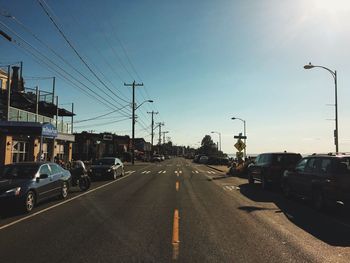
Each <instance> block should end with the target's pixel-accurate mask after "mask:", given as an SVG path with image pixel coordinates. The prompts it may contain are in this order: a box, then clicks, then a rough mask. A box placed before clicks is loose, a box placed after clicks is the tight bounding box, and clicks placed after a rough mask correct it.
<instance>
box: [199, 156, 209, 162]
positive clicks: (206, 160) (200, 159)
mask: <svg viewBox="0 0 350 263" xmlns="http://www.w3.org/2000/svg"><path fill="white" fill-rule="evenodd" d="M208 160H209V158H208V156H205V155H203V156H201V157H200V158H199V163H201V164H206V163H207V162H208Z"/></svg>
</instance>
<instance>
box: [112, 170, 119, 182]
mask: <svg viewBox="0 0 350 263" xmlns="http://www.w3.org/2000/svg"><path fill="white" fill-rule="evenodd" d="M112 177H113V178H112V179H113V180H117V178H118V173H117V171H116V170H114V171H113V176H112Z"/></svg>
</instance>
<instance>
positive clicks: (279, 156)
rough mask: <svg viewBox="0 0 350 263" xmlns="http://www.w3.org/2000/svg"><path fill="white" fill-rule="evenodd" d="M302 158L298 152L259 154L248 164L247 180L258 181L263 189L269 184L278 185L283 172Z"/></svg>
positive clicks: (250, 182)
mask: <svg viewBox="0 0 350 263" xmlns="http://www.w3.org/2000/svg"><path fill="white" fill-rule="evenodd" d="M301 158H302V156H301V155H300V154H299V153H289V152H276V153H262V154H259V155H258V156H257V157H256V159H255V161H254V162H253V163H252V164H250V165H249V168H248V181H249V184H254V181H260V182H261V186H262V188H263V189H267V188H269V186H271V185H278V186H280V183H281V178H282V175H283V172H284V171H285V170H287V169H289V168H292V167H294V166H295V164H296V163H297V162H298V161H299V160H300V159H301Z"/></svg>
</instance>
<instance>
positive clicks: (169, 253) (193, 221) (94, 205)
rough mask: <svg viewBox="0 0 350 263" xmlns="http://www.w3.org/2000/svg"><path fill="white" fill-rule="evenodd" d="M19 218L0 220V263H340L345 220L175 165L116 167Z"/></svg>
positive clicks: (345, 258) (181, 162)
mask: <svg viewBox="0 0 350 263" xmlns="http://www.w3.org/2000/svg"><path fill="white" fill-rule="evenodd" d="M126 171H127V172H126V176H125V177H122V178H120V179H118V180H116V181H101V182H94V183H93V187H92V189H91V190H90V191H88V192H85V193H82V192H80V191H78V190H74V189H73V192H72V193H71V194H70V197H69V199H67V200H65V201H63V202H62V201H58V200H51V201H48V202H46V203H43V204H41V205H39V206H38V207H36V208H35V210H34V211H33V212H32V213H30V214H28V215H23V214H22V215H21V214H17V213H16V212H8V211H4V208H1V209H2V210H1V211H0V262H52V263H53V262H259V263H260V262H350V248H349V246H350V223H348V222H349V221H350V220H348V217H347V216H346V215H343V214H342V212H339V211H338V210H337V211H331V212H328V213H326V214H323V213H318V212H315V211H313V210H312V209H311V208H310V207H309V206H308V204H307V203H305V202H303V201H298V200H286V199H285V198H283V197H282V196H281V194H280V193H278V192H276V191H273V192H264V191H262V190H261V189H260V187H259V185H254V186H249V185H248V184H247V180H246V179H242V178H225V177H224V176H223V174H222V173H220V172H219V171H217V170H214V169H211V168H209V167H207V166H205V165H196V164H193V163H191V162H190V161H189V160H185V159H183V158H174V159H170V160H166V161H164V162H161V163H159V164H158V163H156V164H149V163H145V164H138V165H135V166H127V167H126Z"/></svg>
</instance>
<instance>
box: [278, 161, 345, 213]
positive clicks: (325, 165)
mask: <svg viewBox="0 0 350 263" xmlns="http://www.w3.org/2000/svg"><path fill="white" fill-rule="evenodd" d="M282 190H283V193H284V194H285V196H287V197H289V196H291V195H296V196H300V197H304V198H307V199H310V200H312V203H313V205H314V207H315V208H316V209H318V210H319V209H322V208H324V207H325V206H327V205H328V204H329V205H331V204H335V203H340V204H347V205H349V204H350V155H312V156H308V157H305V158H303V159H301V160H300V162H299V163H298V164H297V165H296V166H295V167H294V168H293V169H290V170H288V171H286V172H285V173H284V175H283V179H282Z"/></svg>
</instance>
